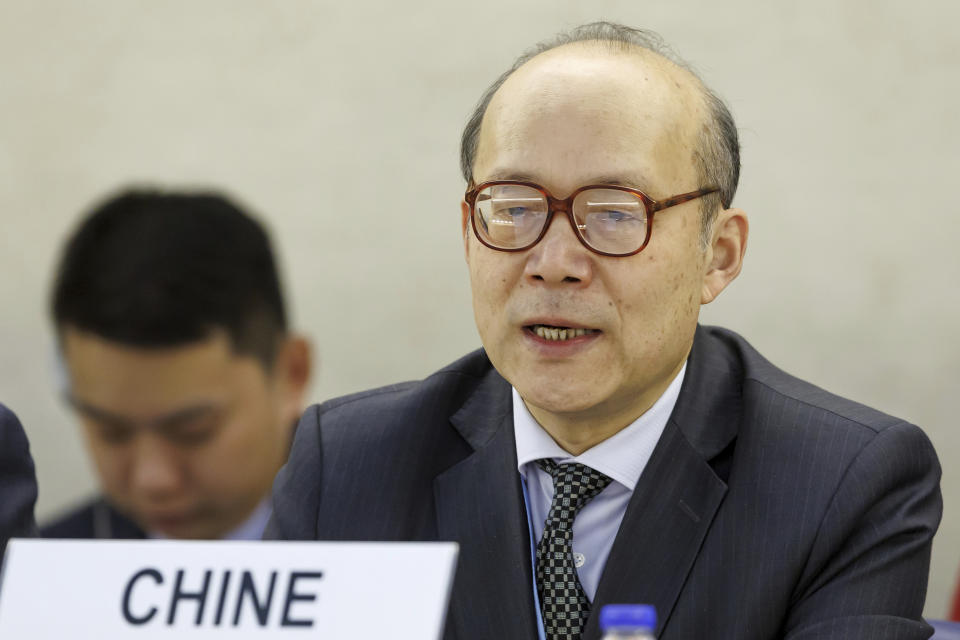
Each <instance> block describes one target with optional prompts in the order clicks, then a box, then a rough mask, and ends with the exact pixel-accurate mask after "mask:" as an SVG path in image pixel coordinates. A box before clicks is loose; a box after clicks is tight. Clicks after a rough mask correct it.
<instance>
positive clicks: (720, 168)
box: [460, 22, 740, 246]
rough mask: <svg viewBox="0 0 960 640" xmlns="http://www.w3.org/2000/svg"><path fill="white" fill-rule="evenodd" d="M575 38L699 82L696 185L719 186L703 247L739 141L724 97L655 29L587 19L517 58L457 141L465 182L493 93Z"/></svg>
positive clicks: (707, 203) (731, 180)
mask: <svg viewBox="0 0 960 640" xmlns="http://www.w3.org/2000/svg"><path fill="white" fill-rule="evenodd" d="M574 42H596V43H598V44H600V45H603V46H606V47H608V48H609V49H610V50H611V51H613V52H616V53H630V52H631V51H632V50H633V49H634V48H635V47H639V48H641V49H645V50H647V51H650V52H652V53H655V54H656V55H658V56H661V57H662V58H665V59H666V60H669V61H670V62H672V63H673V64H675V65H677V66H678V67H680V68H682V69H685V70H686V71H688V72H689V73H690V74H691V75H692V76H693V77H694V78H695V79H696V80H697V82H698V84H699V89H700V92H701V94H702V96H703V100H704V104H705V106H706V110H707V113H708V116H707V119H706V122H704V124H703V127H702V128H701V131H700V136H699V139H698V141H697V143H696V145H695V147H694V152H693V155H694V157H693V161H694V164H695V166H696V170H697V174H698V179H699V180H700V186H716V187H719V189H720V191H719V192H718V193H713V194H710V195H708V196H706V197H704V198H702V199H701V202H700V215H701V241H702V243H703V244H704V246H706V244H707V242H708V241H709V234H710V229H711V225H712V223H713V220H714V218H715V217H716V214H717V211H719V209H720V208H721V207H723V208H728V207H730V205H731V204H732V202H733V196H734V194H735V193H736V191H737V182H738V181H739V179H740V142H739V138H738V136H737V127H736V124H735V123H734V121H733V116H732V115H731V113H730V109H729V108H727V105H726V104H725V103H724V101H723V100H722V99H721V98H720V97H719V96H718V95H717V94H716V93H714V92H713V91H712V90H711V89H710V88H709V87H707V86H706V84H704V82H703V80H702V79H701V78H700V76H699V75H698V74H697V73H696V71H694V70H693V69H692V68H691V67H690V65H689V64H687V63H686V62H685V61H683V60H682V59H680V58H679V57H678V56H677V55H676V54H675V53H674V52H673V51H672V50H671V49H670V47H669V46H668V45H667V44H666V43H665V42H664V41H663V38H661V37H660V36H659V35H658V34H657V33H654V32H653V31H647V30H644V29H633V28H631V27H627V26H625V25H622V24H616V23H613V22H591V23H589V24H584V25H581V26H579V27H576V28H574V29H571V30H570V31H564V32H561V33H559V34H557V35H556V36H554V37H552V38H550V39H549V40H544V41H543V42H540V43H538V44H536V45H535V46H534V47H533V48H531V49H529V50H527V51H526V52H525V53H524V54H523V55H521V56H520V57H519V58H517V59H516V60H515V61H514V63H513V66H511V67H510V68H509V69H507V70H506V71H505V72H504V73H502V74H501V75H500V77H499V78H497V79H496V80H495V81H494V82H493V84H491V85H490V86H489V87H488V88H487V90H486V91H484V93H483V95H482V96H481V97H480V100H479V102H477V106H476V107H475V108H474V110H473V113H472V114H471V116H470V119H469V120H467V124H466V126H465V127H464V129H463V135H462V137H461V139H460V170H461V172H462V173H463V178H464V179H465V180H466V181H467V184H473V165H474V161H475V160H476V155H477V146H478V144H479V140H480V128H481V126H482V124H483V116H484V114H486V112H487V107H488V106H490V101H491V100H492V99H493V96H494V94H496V93H497V91H498V90H499V89H500V87H501V86H503V83H504V82H506V80H507V78H509V77H510V76H511V75H513V73H514V72H515V71H516V70H517V69H519V68H520V67H522V66H523V65H524V64H526V63H527V62H529V61H530V60H531V59H533V58H534V57H536V56H538V55H540V54H541V53H544V52H546V51H550V50H551V49H556V48H558V47H562V46H564V45H568V44H572V43H574Z"/></svg>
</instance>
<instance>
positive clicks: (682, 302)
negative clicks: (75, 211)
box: [463, 45, 711, 427]
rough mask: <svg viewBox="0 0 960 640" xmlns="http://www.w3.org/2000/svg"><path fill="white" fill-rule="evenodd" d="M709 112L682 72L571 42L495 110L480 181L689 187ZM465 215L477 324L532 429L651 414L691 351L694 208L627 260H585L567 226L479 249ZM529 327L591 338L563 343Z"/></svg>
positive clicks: (662, 219) (556, 191)
mask: <svg viewBox="0 0 960 640" xmlns="http://www.w3.org/2000/svg"><path fill="white" fill-rule="evenodd" d="M702 110H703V107H702V102H701V100H700V98H699V94H698V93H697V91H696V90H695V89H694V88H693V85H692V83H691V80H690V78H689V77H688V76H687V75H686V74H685V72H681V71H680V70H679V69H676V68H674V67H672V65H669V63H666V62H665V61H660V60H659V59H657V58H654V57H652V56H643V57H641V56H638V55H612V54H610V53H605V52H598V51H597V50H596V49H592V48H590V47H588V46H582V45H579V46H578V45H572V46H566V47H562V48H560V49H555V50H553V51H550V52H548V53H546V54H542V55H541V56H538V57H537V58H534V59H533V60H532V61H531V62H529V63H527V64H526V65H524V66H523V67H521V68H520V69H519V70H518V71H516V72H515V73H514V74H513V75H512V76H511V77H510V78H509V79H508V80H507V82H506V83H505V84H504V85H503V86H502V87H501V89H500V90H499V91H498V93H497V94H496V96H494V99H493V100H492V102H491V103H490V106H489V108H488V110H487V113H486V116H485V118H484V121H483V126H482V129H481V135H480V140H479V145H478V151H477V156H476V160H475V163H474V182H475V183H476V184H479V183H481V182H484V181H487V180H498V179H500V180H503V179H518V180H528V181H532V182H535V183H538V184H540V185H541V186H543V187H545V188H546V189H547V190H548V191H549V192H550V193H551V194H553V195H554V196H555V197H559V198H565V197H567V196H568V195H569V194H570V193H571V192H572V191H574V190H575V189H576V188H578V187H580V186H583V185H587V184H598V183H614V184H622V185H627V186H631V187H636V188H639V189H640V190H642V191H644V192H645V193H646V194H647V195H649V196H650V197H652V198H654V199H662V198H667V197H669V196H673V195H676V194H680V193H684V192H688V191H693V190H695V189H698V188H700V187H702V186H705V185H701V184H699V183H698V179H697V177H696V172H695V169H694V164H693V153H694V143H695V141H696V132H697V130H698V128H699V127H700V125H701V123H702V121H703V120H702V118H703V111H702ZM463 206H464V225H465V227H464V233H465V243H466V256H467V263H468V266H469V270H470V279H471V287H472V291H473V304H474V315H475V319H476V322H477V327H478V328H479V331H480V336H481V339H482V341H483V345H484V347H485V348H486V350H487V353H488V354H489V356H490V359H491V361H492V362H493V364H494V366H495V367H496V368H497V370H498V371H500V373H501V374H502V375H503V376H504V377H505V378H506V379H507V380H508V381H509V382H510V383H511V384H513V386H514V387H516V388H517V390H518V391H519V393H520V395H521V396H522V397H523V399H524V400H525V402H526V403H527V405H528V406H529V407H530V409H531V411H532V412H533V413H534V415H535V416H536V417H538V419H540V415H538V413H539V414H541V415H542V414H543V413H544V412H546V413H548V414H552V415H554V416H565V417H567V418H570V417H575V418H576V419H577V420H587V421H590V420H595V421H601V422H603V421H609V420H621V421H622V422H623V424H620V425H619V426H621V427H622V426H623V425H624V424H626V423H628V422H629V421H630V420H632V419H634V418H635V417H636V416H637V415H639V414H640V413H642V412H643V411H644V410H646V408H648V407H649V406H650V405H651V404H652V403H653V402H654V401H655V400H656V398H657V397H659V395H660V394H661V393H662V392H663V391H664V390H665V388H666V386H667V385H668V384H669V382H670V380H672V378H673V377H674V375H675V374H676V373H677V372H678V371H679V369H680V367H681V366H682V364H683V362H684V360H685V358H686V356H687V354H688V352H689V348H690V345H691V344H692V339H693V333H694V330H695V328H696V322H697V316H698V312H699V306H700V304H701V300H702V294H701V292H702V289H703V287H704V274H705V272H706V270H707V267H708V263H709V261H710V255H711V252H710V250H707V251H706V252H705V251H704V250H703V249H702V248H701V246H700V243H699V234H700V222H699V220H700V210H699V201H693V202H689V203H686V204H683V205H679V206H677V207H674V208H670V209H667V210H664V211H662V212H660V213H658V214H657V215H656V217H655V221H654V224H653V232H652V237H651V239H650V243H649V245H648V246H647V247H646V248H645V249H644V250H643V251H642V252H641V253H639V254H637V255H634V256H630V257H620V258H613V257H604V256H600V255H597V254H594V253H591V252H590V251H589V250H588V249H587V248H586V247H584V246H583V245H582V244H581V243H580V242H579V241H578V240H577V238H576V236H575V235H574V232H573V230H572V229H571V227H570V224H569V222H568V220H567V219H566V217H565V216H563V215H557V216H555V217H554V218H553V220H552V222H551V225H550V227H549V229H548V230H547V233H546V235H545V236H544V238H543V239H542V240H541V241H540V243H539V244H537V245H536V246H534V247H532V248H531V249H529V250H526V251H522V252H518V253H506V252H501V251H495V250H492V249H489V248H487V247H485V246H483V245H481V244H480V243H479V242H478V241H477V239H476V237H475V236H474V234H473V231H472V230H471V229H470V228H469V224H468V222H467V219H466V215H467V209H466V205H463ZM535 325H551V326H555V327H568V328H582V329H590V330H591V332H589V333H587V334H586V335H582V336H579V337H576V338H574V339H568V340H566V341H550V340H545V339H543V338H541V337H538V336H537V335H536V333H535V331H534V330H533V329H532V328H533V327H534V326H535Z"/></svg>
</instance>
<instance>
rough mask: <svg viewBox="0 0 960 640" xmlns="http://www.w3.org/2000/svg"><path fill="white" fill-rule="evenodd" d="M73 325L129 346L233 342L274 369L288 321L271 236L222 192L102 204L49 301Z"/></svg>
mask: <svg viewBox="0 0 960 640" xmlns="http://www.w3.org/2000/svg"><path fill="white" fill-rule="evenodd" d="M50 302H51V312H52V315H53V320H54V323H55V325H56V330H57V332H58V335H59V336H60V337H61V338H62V332H63V330H64V329H66V328H68V327H72V328H75V329H79V330H81V331H86V332H89V333H92V334H94V335H97V336H100V337H101V338H104V339H106V340H109V341H111V342H116V343H119V344H123V345H128V346H136V347H148V348H168V347H176V346H181V345H186V344H190V343H193V342H197V341H200V340H204V339H206V338H208V337H211V336H212V335H213V334H214V333H215V332H217V331H223V332H225V333H226V335H227V336H228V338H229V340H230V343H231V345H232V348H233V351H234V352H235V353H237V354H243V355H252V356H254V357H256V358H257V359H258V360H259V361H260V362H261V363H262V364H263V365H264V367H265V368H266V369H267V370H268V371H269V370H270V367H271V365H272V364H273V361H274V358H275V356H276V352H277V349H278V347H279V345H280V340H281V338H282V337H283V335H285V333H286V327H287V317H286V311H285V309H284V304H283V294H282V291H281V287H280V279H279V277H278V273H277V267H276V263H275V261H274V256H273V251H272V249H271V246H270V241H269V237H268V236H267V232H266V230H265V229H264V228H263V227H262V226H261V225H260V223H259V222H257V221H256V220H255V219H254V218H252V217H250V216H249V215H247V214H246V213H245V212H244V211H243V210H241V209H240V207H239V206H237V205H236V204H234V203H233V202H232V201H231V200H229V199H228V198H227V197H226V196H223V195H221V194H219V193H214V192H198V193H192V192H164V191H159V190H153V189H131V190H127V191H123V192H121V193H118V194H116V195H114V196H112V197H110V198H108V199H106V200H105V201H103V202H101V203H99V204H98V205H96V206H95V207H94V208H93V210H92V211H91V212H90V213H89V214H87V215H86V216H85V217H84V218H83V220H82V221H81V222H80V224H79V225H78V227H77V228H76V230H75V231H74V232H73V234H72V235H71V236H70V238H69V239H68V240H67V243H66V246H65V248H64V251H63V255H62V258H61V261H60V264H59V266H58V268H57V274H56V279H55V281H54V284H53V291H52V295H51V301H50Z"/></svg>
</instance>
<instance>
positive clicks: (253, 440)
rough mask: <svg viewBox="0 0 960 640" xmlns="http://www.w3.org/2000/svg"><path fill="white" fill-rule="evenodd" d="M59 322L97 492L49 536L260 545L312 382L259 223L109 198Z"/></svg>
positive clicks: (73, 243)
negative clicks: (273, 492) (274, 489)
mask: <svg viewBox="0 0 960 640" xmlns="http://www.w3.org/2000/svg"><path fill="white" fill-rule="evenodd" d="M52 313H53V320H54V324H55V328H56V332H57V339H58V345H59V350H60V355H61V356H62V360H63V364H64V366H65V374H66V384H67V388H66V398H67V401H68V402H69V403H70V406H71V407H72V408H73V409H74V410H75V412H76V414H77V416H78V417H79V420H80V422H81V424H82V426H83V433H84V435H85V436H86V442H87V446H88V448H89V451H90V455H91V457H92V459H93V463H94V466H95V468H96V472H97V476H98V478H99V481H100V485H101V487H102V490H103V495H102V496H101V497H98V498H96V499H94V500H92V501H91V502H88V503H86V504H83V505H82V506H80V507H79V508H77V509H75V510H74V511H71V512H70V513H68V514H66V515H64V516H62V517H60V518H59V519H57V520H56V521H54V522H52V523H49V524H47V525H46V526H45V527H43V528H42V530H41V533H42V535H43V536H45V537H58V538H139V537H158V538H164V537H169V538H203V539H217V538H223V539H259V538H260V537H261V535H262V533H263V528H264V526H265V524H266V522H267V520H268V518H269V516H270V506H269V502H268V500H267V496H268V493H269V490H270V486H271V483H272V482H273V477H274V474H275V473H276V471H277V469H279V468H280V466H281V465H282V464H283V461H284V460H285V459H286V457H287V453H288V451H289V447H290V442H291V437H292V430H293V428H294V425H295V423H296V419H297V417H298V416H299V415H300V412H301V409H302V403H303V394H304V390H305V388H306V385H307V381H308V378H309V374H310V350H309V345H308V343H307V342H306V340H305V339H303V338H301V337H298V336H296V335H292V334H291V333H289V332H288V330H287V316H286V311H285V309H284V303H283V296H282V292H281V286H280V281H279V277H278V273H277V267H276V263H275V260H274V256H273V253H272V251H271V247H270V242H269V239H268V237H267V234H266V233H265V231H264V229H263V228H262V227H261V226H260V224H258V223H257V222H256V221H255V220H254V219H252V218H251V217H249V216H248V215H247V214H245V213H244V212H243V211H241V210H240V209H239V208H238V207H237V206H236V205H235V204H234V203H232V202H230V201H229V200H228V199H226V198H224V197H223V196H220V195H217V194H213V193H170V192H156V191H145V190H138V191H129V192H126V193H122V194H120V195H118V196H116V197H113V198H110V199H109V200H107V201H106V202H104V203H102V204H101V205H99V206H98V207H96V209H95V210H94V211H93V212H92V213H91V214H90V215H89V216H88V217H87V218H86V219H85V220H84V221H83V222H82V223H81V224H80V226H79V228H78V229H77V230H76V231H75V232H74V234H73V236H72V237H71V238H70V239H69V241H68V243H67V245H66V249H65V251H64V254H63V258H62V261H61V263H60V265H59V268H58V271H57V274H56V281H55V283H54V286H53V295H52Z"/></svg>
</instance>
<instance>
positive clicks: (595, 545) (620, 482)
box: [513, 363, 687, 602]
mask: <svg viewBox="0 0 960 640" xmlns="http://www.w3.org/2000/svg"><path fill="white" fill-rule="evenodd" d="M686 371H687V365H686V363H684V365H683V368H682V369H680V373H678V374H677V376H676V377H675V378H674V379H673V381H672V382H671V383H670V386H669V387H667V390H666V391H664V392H663V395H662V396H660V398H659V399H658V400H657V401H656V402H655V403H654V405H653V406H652V407H650V408H649V409H648V410H647V411H646V412H645V413H644V414H643V415H642V416H640V417H639V418H637V419H636V420H635V421H633V422H632V423H631V424H630V425H628V426H627V427H625V428H624V429H622V430H620V431H618V432H617V433H616V434H614V435H613V436H611V437H610V438H607V439H606V440H604V441H603V442H601V443H600V444H598V445H596V446H594V447H592V448H590V449H588V450H586V451H584V452H583V453H581V454H580V455H579V456H573V455H570V454H569V453H567V452H566V451H564V450H563V449H562V448H561V447H560V445H558V444H557V443H556V442H555V441H554V440H553V438H551V437H550V435H549V434H548V433H547V432H546V431H544V430H543V427H541V426H540V425H539V424H538V423H537V421H536V420H534V418H533V416H532V415H531V414H530V411H529V410H528V409H527V407H526V405H525V404H524V403H523V400H522V399H521V398H520V394H518V393H517V390H516V389H513V427H514V432H515V437H516V444H517V467H518V469H519V471H520V474H521V475H522V476H523V478H524V481H525V483H526V489H527V495H528V496H529V501H528V504H527V511H528V513H529V514H530V522H531V525H532V527H533V539H534V540H535V541H539V540H540V537H541V536H542V535H543V525H544V521H545V520H546V518H547V514H548V513H549V511H550V502H551V501H552V500H553V479H552V478H551V477H550V475H549V474H548V473H547V472H546V471H544V470H543V469H541V468H540V467H538V466H537V464H536V462H535V460H538V459H539V458H552V459H554V460H556V461H557V462H558V463H560V464H563V463H565V462H567V463H568V462H580V463H581V464H585V465H587V466H588V467H590V468H591V469H595V470H597V471H599V472H601V473H604V474H606V475H608V476H610V478H611V479H612V480H613V482H611V483H610V484H609V485H608V486H607V488H606V489H604V490H603V491H601V492H600V494H599V495H597V496H596V497H595V498H594V499H593V500H591V501H590V502H588V503H587V504H586V506H584V507H583V509H582V510H581V511H580V513H579V514H577V518H576V520H574V522H573V553H574V564H576V566H577V575H578V576H579V578H580V584H581V585H583V590H584V592H585V593H586V595H587V598H589V599H590V601H591V602H592V601H593V598H594V595H595V594H596V592H597V584H599V582H600V575H601V574H602V573H603V567H604V566H605V565H606V563H607V556H609V555H610V548H611V547H612V546H613V539H614V538H615V537H616V535H617V531H618V530H619V529H620V522H621V521H622V520H623V514H624V513H625V512H626V510H627V503H628V502H630V496H632V495H633V490H634V489H635V488H636V486H637V482H638V481H639V480H640V474H642V473H643V469H644V468H645V467H646V466H647V462H648V461H649V460H650V456H651V455H652V454H653V449H654V447H656V446H657V442H658V441H659V440H660V435H661V434H662V433H663V429H664V427H666V426H667V420H669V419H670V414H671V413H672V412H673V407H674V405H676V403H677V396H678V395H679V394H680V386H681V385H682V384H683V377H684V375H685V373H686ZM534 569H535V568H534ZM534 574H536V570H534Z"/></svg>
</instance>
